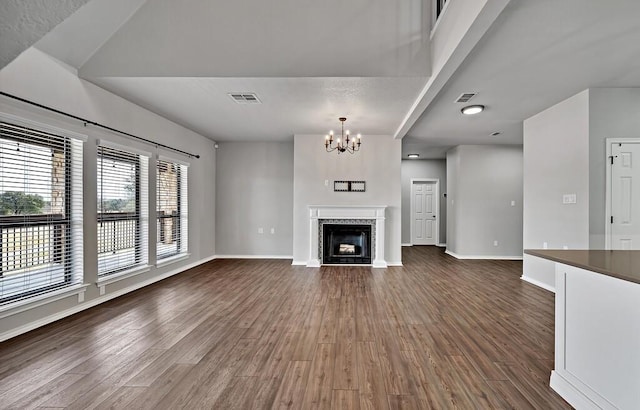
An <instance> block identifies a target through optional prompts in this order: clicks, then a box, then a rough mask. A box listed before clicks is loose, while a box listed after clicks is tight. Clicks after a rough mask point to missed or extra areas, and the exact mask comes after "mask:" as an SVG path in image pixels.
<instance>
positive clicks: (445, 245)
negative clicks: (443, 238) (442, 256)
mask: <svg viewBox="0 0 640 410" xmlns="http://www.w3.org/2000/svg"><path fill="white" fill-rule="evenodd" d="M436 246H437V247H438V248H446V247H447V244H446V242H445V243H439V244H437V245H436Z"/></svg>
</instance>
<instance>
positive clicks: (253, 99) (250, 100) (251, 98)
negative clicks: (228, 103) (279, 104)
mask: <svg viewBox="0 0 640 410" xmlns="http://www.w3.org/2000/svg"><path fill="white" fill-rule="evenodd" d="M228 95H229V97H231V98H232V99H233V101H235V102H237V103H238V104H262V101H260V99H259V98H258V96H257V95H255V93H229V94H228Z"/></svg>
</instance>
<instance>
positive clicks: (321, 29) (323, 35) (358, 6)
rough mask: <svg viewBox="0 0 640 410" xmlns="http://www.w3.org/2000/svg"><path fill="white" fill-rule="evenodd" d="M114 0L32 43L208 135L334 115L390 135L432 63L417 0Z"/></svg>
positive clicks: (279, 129) (318, 127)
mask: <svg viewBox="0 0 640 410" xmlns="http://www.w3.org/2000/svg"><path fill="white" fill-rule="evenodd" d="M112 3H113V0H111V1H110V0H92V1H91V2H90V3H89V4H88V5H87V6H86V7H84V8H83V9H82V10H80V11H79V12H78V13H76V14H75V15H73V16H71V17H70V18H69V19H67V21H65V22H64V23H63V24H61V25H60V26H59V27H58V28H56V29H55V30H53V31H52V32H51V33H50V35H48V36H46V37H45V38H44V39H43V40H41V41H40V42H39V43H38V44H37V45H36V46H37V47H38V48H39V49H41V50H42V51H44V52H46V53H48V54H50V55H52V56H54V57H56V58H58V59H61V60H63V61H64V62H66V63H67V64H70V65H71V66H74V67H76V68H78V70H79V75H80V76H81V77H82V78H84V79H86V80H88V81H91V82H93V83H95V84H97V85H99V86H101V87H103V88H105V89H107V90H109V91H111V92H113V93H115V94H118V95H120V96H122V97H124V98H126V99H128V100H130V101H133V102H135V103H137V104H139V105H141V106H143V107H145V108H147V109H149V110H151V111H153V112H156V113H158V114H160V115H162V116H164V117H167V118H169V119H171V120H173V121H175V122H177V123H179V124H182V125H183V126H185V127H187V128H190V129H192V130H194V131H196V132H198V133H200V134H202V135H204V136H206V137H209V138H211V139H213V140H216V141H285V140H291V139H292V137H293V135H294V134H320V133H322V134H324V133H326V132H328V130H329V129H331V128H334V129H337V128H338V127H339V122H338V117H341V116H346V117H347V118H348V120H347V123H346V125H347V127H348V128H351V130H352V131H354V132H361V133H363V134H364V135H365V136H366V135H367V134H369V135H373V134H375V135H392V134H393V132H394V131H395V130H396V129H397V127H398V125H399V123H400V121H401V119H402V117H403V116H404V114H405V113H406V111H407V108H408V107H409V106H411V104H412V103H413V101H415V99H416V98H417V95H418V93H419V90H420V89H421V88H422V86H423V85H424V84H425V82H426V80H427V78H428V75H429V72H430V61H429V54H430V50H429V21H430V18H431V17H430V16H431V15H430V8H429V7H426V8H423V6H422V5H423V1H422V0H394V1H390V0H352V1H348V2H344V1H342V0H326V1H322V2H318V1H312V0H271V1H269V2H265V1H263V0H243V1H234V2H229V1H220V0H218V1H211V0H191V1H189V2H176V1H171V0H146V1H143V0H137V1H135V2H127V1H125V0H117V1H116V3H115V5H114V4H112ZM94 24H95V27H96V30H93V28H92V27H94ZM90 28H92V29H91V30H90ZM85 32H88V33H89V35H87V36H84V35H81V34H82V33H85ZM230 92H254V93H256V94H258V96H259V98H260V100H261V101H262V104H260V105H238V104H236V103H235V102H234V101H232V100H231V99H230V98H229V97H228V95H227V94H228V93H230Z"/></svg>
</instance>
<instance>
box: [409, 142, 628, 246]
mask: <svg viewBox="0 0 640 410" xmlns="http://www.w3.org/2000/svg"><path fill="white" fill-rule="evenodd" d="M639 141H640V140H639ZM416 182H427V183H429V182H432V183H434V184H435V192H436V194H435V196H436V208H435V214H436V222H437V223H436V232H435V237H436V243H435V246H438V244H440V179H438V178H411V194H410V195H411V198H410V200H411V204H410V205H411V208H410V209H411V210H410V211H409V218H410V224H409V233H410V235H411V237H410V238H409V239H410V240H411V245H412V246H413V208H414V206H413V198H414V195H415V190H414V188H413V187H414V186H415V185H414V184H415V183H416Z"/></svg>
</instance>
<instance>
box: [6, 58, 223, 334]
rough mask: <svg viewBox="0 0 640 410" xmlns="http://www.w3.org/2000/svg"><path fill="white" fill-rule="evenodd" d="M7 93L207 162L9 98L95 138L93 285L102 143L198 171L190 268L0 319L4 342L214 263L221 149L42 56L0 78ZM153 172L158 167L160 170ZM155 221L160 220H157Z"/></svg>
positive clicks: (24, 112) (87, 204) (89, 210)
mask: <svg viewBox="0 0 640 410" xmlns="http://www.w3.org/2000/svg"><path fill="white" fill-rule="evenodd" d="M0 89H2V91H4V92H7V93H9V94H14V95H17V96H19V97H22V98H25V99H28V100H32V101H35V102H38V103H40V104H44V105H48V106H51V107H53V108H56V109H58V110H61V111H66V112H69V113H72V114H75V115H78V116H81V117H85V118H87V119H89V120H93V121H95V122H98V123H102V124H105V125H109V126H111V127H114V128H117V129H120V130H123V131H126V132H129V133H132V134H134V135H139V136H141V137H145V138H148V139H151V140H154V141H157V142H159V143H163V144H166V145H169V146H174V147H177V148H180V149H182V150H185V151H188V152H192V153H196V154H200V155H201V158H200V159H195V158H194V159H188V158H187V157H185V156H182V155H179V154H175V153H172V152H170V151H165V150H157V149H155V147H154V146H150V145H147V144H143V143H137V142H133V141H131V140H130V139H127V138H126V137H122V136H119V135H116V134H112V133H109V132H104V131H100V129H97V128H95V127H92V126H88V127H83V126H82V124H80V123H78V122H77V121H74V120H69V119H67V118H65V117H62V116H60V115H57V114H51V113H48V112H46V111H44V110H39V109H34V108H31V107H30V106H28V105H24V104H19V103H14V102H12V101H11V100H9V99H6V98H3V99H2V100H1V103H0V110H2V111H3V112H7V113H11V114H14V115H19V116H22V117H27V118H30V119H33V120H37V121H40V122H46V123H48V124H51V125H56V126H59V127H63V128H66V129H69V130H71V131H76V132H79V133H82V134H86V135H87V136H88V141H87V142H86V143H85V150H84V161H85V165H84V184H85V192H84V208H85V209H84V228H85V229H84V231H85V235H84V236H85V237H84V253H85V258H84V259H85V272H84V279H85V283H89V284H92V283H95V281H96V279H97V268H96V260H97V256H96V247H97V239H96V223H95V221H96V188H95V181H96V139H97V138H102V139H108V140H111V141H113V142H117V143H120V144H125V145H130V146H134V147H138V148H139V149H143V150H145V151H149V152H151V153H161V154H163V155H166V156H171V157H175V158H177V159H181V160H183V161H187V162H189V163H190V164H191V166H190V167H189V189H188V193H189V253H190V256H189V258H188V259H186V260H181V261H179V262H176V263H173V264H171V265H168V266H165V267H162V268H156V267H152V268H151V270H150V271H149V272H146V273H143V274H140V275H137V276H134V277H131V278H128V279H125V280H122V281H119V282H116V283H113V284H110V285H107V286H106V295H105V296H103V297H101V296H100V295H99V293H98V288H97V287H96V286H95V285H92V286H89V287H88V288H87V291H86V294H85V301H84V302H82V303H78V298H77V297H67V298H63V299H61V300H58V301H55V302H52V303H47V304H44V305H42V306H39V307H37V308H34V309H30V310H27V311H24V312H21V313H17V314H14V315H11V316H8V317H3V318H2V319H0V340H2V339H4V338H6V337H9V336H11V335H15V334H18V333H20V332H23V331H26V330H29V329H30V328H33V327H34V326H36V325H42V324H44V323H46V322H47V321H49V320H51V319H55V318H59V317H62V316H64V315H65V314H69V313H71V312H73V311H78V310H81V309H82V308H83V307H86V306H90V305H93V304H96V303H98V302H100V301H103V300H105V299H106V298H108V297H110V296H113V295H116V294H119V293H122V292H126V291H128V290H130V289H132V288H135V287H137V286H138V287H139V286H141V284H146V283H150V282H151V281H153V280H156V279H157V278H158V277H161V276H163V275H168V274H171V273H173V272H177V271H180V270H183V269H185V268H186V267H187V266H191V265H193V264H197V263H198V262H199V261H203V260H205V259H207V258H210V257H212V256H213V254H214V244H215V242H214V230H215V222H214V220H215V218H214V215H215V208H214V207H215V182H214V181H215V153H214V149H213V142H212V141H211V140H208V139H206V138H204V137H202V136H200V135H198V134H196V133H194V132H192V131H190V130H187V129H186V128H184V127H181V126H179V125H177V124H175V123H173V122H170V121H168V120H166V119H164V118H162V117H160V116H158V115H156V114H153V113H151V112H150V111H147V110H145V109H143V108H141V107H139V106H137V105H135V104H132V103H130V102H128V101H126V100H124V99H122V98H120V97H117V96H115V95H113V94H111V93H109V92H107V91H105V90H103V89H101V88H98V87H96V86H94V85H93V84H90V83H88V82H86V81H83V80H81V79H79V78H78V77H77V75H76V72H75V70H74V69H72V68H70V67H68V66H66V65H64V64H63V63H61V62H59V61H57V60H55V59H53V58H51V57H49V56H48V55H46V54H44V53H42V52H40V51H38V50H36V49H33V48H31V49H28V50H27V51H25V52H24V53H22V54H21V55H20V56H19V57H18V58H17V59H16V60H14V61H13V62H12V63H11V64H9V65H8V66H6V67H5V68H4V69H2V71H0ZM152 164H153V163H152ZM150 174H151V176H150V186H149V196H150V207H151V211H150V214H151V217H153V213H154V212H153V209H154V207H155V185H154V182H155V174H154V173H153V172H150ZM152 220H153V219H152ZM155 229H156V228H155V224H150V237H151V238H152V239H151V241H150V242H151V243H150V253H151V257H150V259H151V262H153V261H155V256H154V255H155V254H154V250H155V240H154V239H153V238H155V234H156V232H155Z"/></svg>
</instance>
